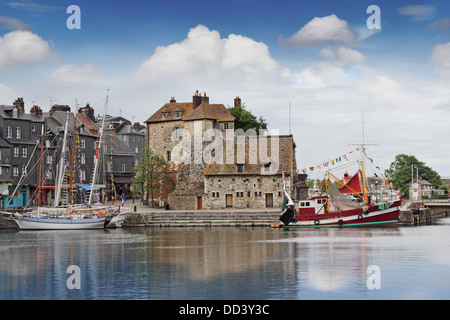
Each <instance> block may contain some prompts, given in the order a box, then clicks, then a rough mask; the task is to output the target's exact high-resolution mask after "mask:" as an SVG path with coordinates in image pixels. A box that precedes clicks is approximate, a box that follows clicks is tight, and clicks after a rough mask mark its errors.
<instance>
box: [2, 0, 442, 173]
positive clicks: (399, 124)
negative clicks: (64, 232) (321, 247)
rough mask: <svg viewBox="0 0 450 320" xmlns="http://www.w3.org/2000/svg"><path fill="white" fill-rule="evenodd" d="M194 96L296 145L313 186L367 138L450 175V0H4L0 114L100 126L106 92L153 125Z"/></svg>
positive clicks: (384, 160) (375, 154) (112, 103)
mask: <svg viewBox="0 0 450 320" xmlns="http://www.w3.org/2000/svg"><path fill="white" fill-rule="evenodd" d="M71 5H76V6H78V8H79V12H80V14H79V16H76V13H75V12H74V11H72V10H69V13H68V8H69V6H71ZM371 5H377V7H378V9H377V10H375V11H374V10H369V12H368V8H369V6H371ZM378 13H379V14H378ZM377 14H378V15H377ZM77 24H78V26H79V27H80V28H79V29H76V28H72V27H71V26H74V25H77ZM69 27H70V28H69ZM374 27H376V28H374ZM196 90H199V92H201V93H204V92H206V94H207V95H208V96H209V98H210V102H211V103H219V104H223V105H225V106H232V105H233V101H234V98H235V97H237V96H239V97H240V98H241V100H242V102H243V103H244V104H245V105H246V107H247V108H248V109H250V110H251V111H252V112H253V113H254V114H255V115H257V116H262V117H264V118H265V119H266V121H267V122H268V124H269V130H278V132H279V133H280V134H289V133H291V134H293V136H294V141H295V144H296V146H297V148H296V160H297V168H298V169H300V170H303V169H306V171H307V173H308V175H309V177H316V175H319V174H320V172H322V171H323V163H326V162H330V161H331V160H334V159H336V158H339V157H341V161H342V162H343V163H342V164H345V161H344V160H343V159H344V158H342V156H344V155H345V156H346V157H347V158H350V160H352V161H353V159H354V158H352V157H353V156H355V155H357V152H355V153H351V152H352V151H353V150H355V148H356V147H355V144H358V143H361V142H362V141H364V142H365V143H367V144H368V146H367V153H368V155H369V156H370V157H372V158H373V159H374V162H373V163H374V165H376V166H379V167H380V168H382V170H383V169H387V168H388V167H389V165H390V164H391V162H393V161H394V159H395V156H396V155H397V154H401V153H403V154H407V155H414V156H416V158H417V159H418V160H419V161H422V162H425V163H426V165H427V166H429V167H431V168H432V169H433V170H435V171H437V172H438V173H439V174H440V175H441V176H450V166H449V165H450V139H449V138H450V2H449V1H445V0H442V1H439V0H436V1H417V0H410V1H385V0H375V1H374V0H371V1H365V0H359V1H348V0H344V1H334V0H318V1H300V0H279V1H268V0H244V1H242V0H241V1H238V0H228V1H224V0H222V1H215V0H209V1H183V0H166V1H137V0H129V1H103V0H90V1H84V0H83V1H79V0H71V1H48V0H11V1H9V0H0V104H5V105H11V104H12V103H13V101H14V100H15V99H16V98H18V97H23V98H24V101H25V107H26V110H27V112H29V109H30V108H31V107H32V106H33V105H34V104H35V105H39V106H40V107H41V108H42V109H43V110H44V111H48V110H49V109H50V106H51V105H52V104H67V105H69V106H71V107H72V108H74V106H75V104H76V103H77V104H78V106H84V105H85V104H87V103H89V104H90V105H91V106H92V107H94V108H95V112H96V114H99V115H102V114H103V112H104V106H105V97H106V95H107V94H108V97H109V100H108V101H109V103H108V110H107V112H108V113H109V114H112V115H121V116H123V117H125V118H127V119H129V120H131V121H133V122H141V123H143V122H145V120H146V119H148V118H149V117H150V116H151V115H152V114H153V113H154V112H155V111H157V110H158V109H159V108H160V107H161V106H163V105H164V104H165V103H167V102H169V100H170V99H171V97H175V99H176V100H177V101H178V102H189V101H191V100H192V96H193V94H194V93H195V91H196ZM289 110H290V111H289ZM274 132H275V131H274ZM352 161H349V162H352ZM335 165H336V166H337V163H336V164H335ZM339 165H341V163H340V164H339ZM319 166H320V168H319ZM310 168H314V169H315V170H314V171H313V170H311V169H310ZM419 175H420V172H419ZM317 178H320V177H319V176H317Z"/></svg>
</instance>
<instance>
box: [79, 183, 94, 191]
mask: <svg viewBox="0 0 450 320" xmlns="http://www.w3.org/2000/svg"><path fill="white" fill-rule="evenodd" d="M77 186H78V187H80V188H83V189H84V190H91V185H90V184H77ZM94 190H100V188H99V187H96V186H94Z"/></svg>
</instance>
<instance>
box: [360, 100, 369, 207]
mask: <svg viewBox="0 0 450 320" xmlns="http://www.w3.org/2000/svg"><path fill="white" fill-rule="evenodd" d="M361 133H362V144H361V146H360V148H359V152H360V157H361V158H360V161H361V179H362V185H363V195H364V201H365V202H367V201H368V198H367V185H366V174H365V166H364V154H365V149H364V147H365V143H364V109H361Z"/></svg>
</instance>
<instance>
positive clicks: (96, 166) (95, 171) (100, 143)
mask: <svg viewBox="0 0 450 320" xmlns="http://www.w3.org/2000/svg"><path fill="white" fill-rule="evenodd" d="M108 98H109V90H108V94H107V95H106V102H105V110H104V111H103V120H102V126H101V128H100V139H99V142H98V147H97V154H96V156H95V166H94V174H93V176H92V181H91V192H90V194H89V202H88V204H89V205H91V204H92V196H93V195H94V184H95V181H96V180H97V171H98V159H99V155H98V152H100V151H101V146H102V142H103V129H104V128H105V116H106V110H107V108H108Z"/></svg>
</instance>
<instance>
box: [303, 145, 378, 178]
mask: <svg viewBox="0 0 450 320" xmlns="http://www.w3.org/2000/svg"><path fill="white" fill-rule="evenodd" d="M355 151H356V150H352V151H350V152H348V153H346V154H344V155H342V156H339V157H336V158H335V159H333V160H329V161H326V162H323V163H320V164H317V165H315V166H313V167H308V168H305V169H301V170H300V169H298V170H297V173H300V172H302V173H307V172H312V171H314V170H315V169H318V170H320V169H322V168H328V167H330V166H334V165H335V164H338V163H340V162H342V161H344V160H345V161H349V160H348V155H350V154H352V153H353V152H355ZM371 160H372V159H371Z"/></svg>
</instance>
